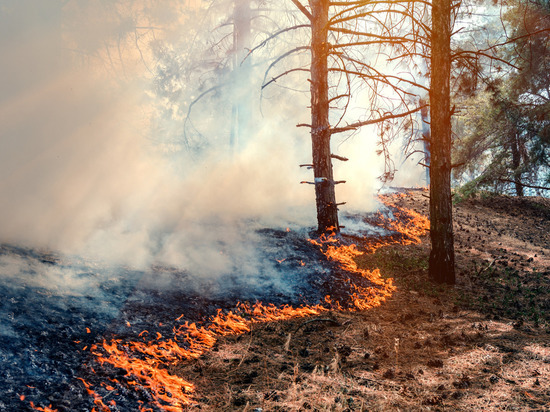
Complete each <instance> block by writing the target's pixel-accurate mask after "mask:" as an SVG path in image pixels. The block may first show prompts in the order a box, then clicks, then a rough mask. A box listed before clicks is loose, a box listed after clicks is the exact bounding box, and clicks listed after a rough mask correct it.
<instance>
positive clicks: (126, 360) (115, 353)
mask: <svg viewBox="0 0 550 412" xmlns="http://www.w3.org/2000/svg"><path fill="white" fill-rule="evenodd" d="M402 196H405V195H404V194H398V195H397V196H395V195H394V197H402ZM381 199H382V201H383V202H384V203H385V204H386V205H387V206H388V207H391V208H392V212H393V217H394V218H388V217H385V216H383V215H382V214H379V215H378V219H379V221H380V223H379V224H380V225H381V226H383V227H385V228H387V229H390V230H392V231H394V232H397V233H399V234H400V235H401V238H400V239H398V240H396V239H394V238H391V239H390V240H384V241H377V242H371V243H369V244H367V245H365V248H366V250H367V251H369V252H373V251H374V250H376V249H377V248H379V247H381V246H384V245H389V244H392V243H397V242H398V243H402V244H411V243H419V242H420V241H421V240H420V237H421V236H423V235H424V234H426V232H427V231H428V230H429V220H428V219H427V218H426V217H424V216H422V215H420V214H419V213H417V212H415V211H413V210H409V209H404V208H400V207H398V206H397V205H396V204H395V202H394V201H393V200H392V198H390V197H388V196H381ZM329 232H330V231H329ZM309 241H310V242H311V243H312V244H314V245H316V246H317V247H319V248H320V249H321V251H322V252H323V253H324V254H325V256H326V257H327V259H329V260H332V261H334V262H337V263H338V264H339V266H340V267H341V268H342V269H343V270H345V271H346V272H347V273H350V274H353V275H354V276H359V277H362V278H365V279H368V280H369V281H370V283H371V284H372V285H373V286H369V287H365V286H360V285H358V284H356V283H354V282H353V281H352V279H351V278H350V279H348V281H349V283H350V288H351V293H350V296H351V302H350V303H351V307H349V308H348V309H347V310H354V311H358V310H366V309H370V308H373V307H376V306H379V305H381V304H382V303H383V302H384V301H385V300H386V299H387V298H388V297H389V296H391V294H392V292H393V291H394V290H395V286H394V284H393V279H391V278H390V279H384V278H383V277H382V275H381V273H380V271H379V270H378V269H373V270H367V269H362V268H359V267H358V266H357V263H356V262H355V258H356V257H358V256H360V255H362V254H363V253H366V252H362V251H360V250H359V249H358V247H357V246H356V245H355V244H351V245H346V244H344V243H343V242H342V240H341V238H339V237H337V236H336V235H335V233H334V231H332V232H331V233H327V234H323V235H322V236H320V238H319V239H317V240H313V239H310V240H309ZM283 261H284V259H283V260H280V261H279V260H278V262H279V263H282V262H283ZM301 264H302V266H303V265H304V263H303V262H301ZM346 307H347V304H346ZM343 309H344V308H343V306H342V305H341V303H340V302H338V301H336V300H334V299H333V298H332V297H330V296H326V297H325V299H324V301H323V302H322V303H320V304H317V305H303V306H300V307H292V306H281V307H277V306H275V305H273V304H267V305H265V304H263V303H261V302H256V303H254V304H251V303H249V302H239V303H237V305H236V306H235V307H234V309H233V310H230V311H224V310H221V309H219V310H218V311H217V313H216V315H215V316H212V317H211V318H210V319H208V320H207V321H206V322H205V323H204V324H202V325H197V324H196V323H189V322H185V323H183V324H180V325H179V326H174V328H173V337H171V338H168V339H167V338H165V337H163V336H162V335H161V334H160V333H156V336H155V337H154V338H153V340H146V339H148V336H149V335H150V333H149V332H148V331H146V330H144V331H142V332H141V333H140V334H139V338H141V339H142V341H130V342H123V341H122V340H121V339H113V340H111V341H110V342H107V341H105V340H104V341H103V343H102V344H99V345H93V346H92V347H91V349H90V350H91V352H92V353H93V354H94V355H95V357H96V360H97V361H98V362H99V363H100V364H101V365H105V364H108V365H111V366H113V367H115V368H120V369H123V370H125V371H126V375H125V382H126V384H127V385H128V386H133V387H140V388H141V389H146V390H147V391H148V393H149V394H150V395H151V403H152V404H153V405H154V406H156V407H158V408H159V409H160V410H163V411H168V412H180V411H181V410H182V409H183V408H184V407H185V406H189V405H193V404H194V403H195V402H194V401H193V398H192V396H193V393H194V391H195V386H194V385H193V384H192V383H191V382H188V381H186V380H185V379H183V378H181V377H179V376H176V375H173V374H171V373H170V372H169V371H168V370H167V369H166V366H167V365H175V364H177V363H178V362H181V361H182V360H193V359H197V358H199V357H200V356H201V355H203V354H204V353H205V352H206V351H208V350H210V349H211V348H212V347H213V346H214V344H215V343H216V341H217V339H218V338H219V337H221V336H226V335H231V334H242V333H247V332H250V330H251V327H252V325H254V324H258V323H265V322H273V321H280V320H288V319H292V318H299V317H307V316H315V315H319V314H321V313H323V312H326V311H328V310H343ZM182 317H183V315H181V316H179V317H178V318H177V319H176V322H179V321H180V320H181V319H182ZM86 330H87V332H88V331H89V329H88V328H86ZM92 370H93V369H92ZM79 379H80V378H79ZM80 380H81V381H82V383H83V384H84V386H85V388H86V390H87V391H88V393H89V394H90V396H92V397H93V399H94V404H95V405H96V406H97V407H98V408H99V409H96V408H95V407H94V409H93V410H94V411H96V412H108V411H110V409H109V407H108V406H107V405H106V404H105V403H104V402H103V400H102V398H101V396H100V395H99V394H98V393H97V392H95V391H94V390H93V389H91V387H90V386H91V385H90V384H89V383H87V382H86V381H84V379H80ZM117 383H119V382H117ZM104 387H105V388H106V389H107V390H109V391H112V390H114V388H113V387H112V386H107V385H104ZM111 402H113V401H111ZM113 403H114V402H113ZM139 403H140V406H139V410H140V411H141V412H152V411H153V409H152V408H151V407H149V406H146V405H144V403H143V402H142V401H139ZM31 406H32V407H33V408H34V409H36V410H41V411H51V412H55V411H54V410H52V409H49V408H39V407H35V406H34V405H33V404H32V403H31ZM50 408H51V405H50Z"/></svg>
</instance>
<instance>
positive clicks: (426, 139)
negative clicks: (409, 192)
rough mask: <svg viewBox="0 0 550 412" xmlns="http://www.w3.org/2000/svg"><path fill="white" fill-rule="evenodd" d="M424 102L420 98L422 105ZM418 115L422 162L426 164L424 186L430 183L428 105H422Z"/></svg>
mask: <svg viewBox="0 0 550 412" xmlns="http://www.w3.org/2000/svg"><path fill="white" fill-rule="evenodd" d="M425 104H426V101H425V100H424V99H420V105H421V106H424V105H425ZM420 117H421V118H422V141H423V143H424V164H425V165H426V166H425V168H426V186H429V185H430V163H431V155H430V151H431V148H430V140H431V137H430V119H429V118H428V107H427V106H426V107H423V108H422V109H420Z"/></svg>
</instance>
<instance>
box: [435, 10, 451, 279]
mask: <svg viewBox="0 0 550 412" xmlns="http://www.w3.org/2000/svg"><path fill="white" fill-rule="evenodd" d="M431 46H432V55H431V86H430V118H431V155H432V158H431V167H430V236H431V240H432V250H431V253H430V266H429V273H430V278H431V279H433V280H434V281H436V282H438V283H448V284H454V283H455V253H454V240H453V218H452V199H451V110H450V77H451V75H450V74H451V0H433V3H432V44H431Z"/></svg>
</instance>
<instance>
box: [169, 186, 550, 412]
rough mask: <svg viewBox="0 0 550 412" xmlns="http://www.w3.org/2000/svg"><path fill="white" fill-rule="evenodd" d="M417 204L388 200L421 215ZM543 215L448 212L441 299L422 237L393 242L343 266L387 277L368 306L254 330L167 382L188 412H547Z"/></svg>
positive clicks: (549, 351)
mask: <svg viewBox="0 0 550 412" xmlns="http://www.w3.org/2000/svg"><path fill="white" fill-rule="evenodd" d="M426 195H427V192H424V191H412V192H410V193H408V194H407V195H401V196H399V197H397V198H395V197H392V199H391V200H390V199H388V200H390V201H392V202H395V203H396V204H397V205H399V206H402V207H403V206H404V207H410V208H412V209H414V210H416V211H417V212H420V213H422V214H426V213H427V206H428V203H427V199H426V198H425V196H426ZM549 206H550V205H549V204H548V200H546V199H536V198H530V199H524V200H522V199H515V198H507V197H493V198H486V199H476V200H470V201H467V202H464V203H461V204H458V205H456V208H455V216H456V226H455V228H456V244H457V260H458V262H457V265H458V272H459V277H458V281H459V285H458V286H457V287H456V288H454V289H450V288H448V287H443V286H435V285H433V284H431V283H430V282H429V281H428V280H427V260H428V254H429V239H428V238H427V236H425V235H424V236H422V239H421V240H422V243H420V244H416V243H411V241H412V240H413V237H410V236H409V237H407V238H406V241H405V242H403V241H402V240H403V239H394V240H396V241H397V240H400V242H399V243H397V242H396V243H393V244H389V245H387V246H385V247H381V248H378V249H377V250H376V251H375V253H365V254H363V255H361V256H358V257H357V258H356V259H355V261H356V262H357V263H358V266H359V267H370V268H372V267H378V268H379V269H380V271H381V272H382V273H383V274H384V277H393V278H394V280H395V285H396V286H397V288H396V290H395V291H394V292H393V294H392V296H391V297H390V298H389V299H388V300H387V301H386V302H384V303H383V304H382V305H381V306H378V307H375V308H372V309H369V310H365V311H359V312H349V311H347V312H346V311H328V312H325V313H322V314H320V315H317V316H312V317H308V318H307V319H296V320H290V321H279V322H271V323H267V324H256V325H254V326H253V327H252V328H251V331H249V332H246V333H243V334H239V335H232V336H226V337H223V338H221V339H219V340H218V341H217V343H216V345H215V346H214V347H213V348H212V350H211V351H209V352H208V353H206V354H205V355H204V356H202V357H201V358H200V359H198V360H194V361H192V362H182V363H180V364H178V365H174V366H173V367H172V369H171V370H173V371H174V372H175V373H177V374H179V375H181V376H186V377H187V378H189V379H191V380H192V381H193V382H194V383H195V384H196V400H197V402H198V405H197V406H196V408H197V409H200V410H212V411H215V410H235V411H243V410H248V411H253V410H263V411H287V410H295V411H308V410H320V411H321V410H331V411H361V410H365V411H366V410H369V411H371V410H380V411H386V410H419V411H420V410H426V411H427V410H449V411H450V410H452V411H454V410H463V411H470V410H487V411H501V410H534V411H542V410H547V409H548V408H549V407H550V392H549V391H548V387H550V336H549V331H550V325H549V323H550V317H549V313H550V312H549V310H548V309H549V307H548V302H550V295H549V292H548V286H547V285H548V281H549V275H550V265H549V262H548V256H549V253H550V247H549V246H550V239H549V237H548V233H550V227H549V223H548V222H549V218H550V208H549ZM371 218H372V219H376V215H372V216H371ZM388 243H390V242H388ZM402 243H410V244H408V245H403V244H402ZM371 246H372V245H371V244H369V243H363V244H361V245H360V247H359V248H360V249H361V248H366V249H370V250H372V247H371Z"/></svg>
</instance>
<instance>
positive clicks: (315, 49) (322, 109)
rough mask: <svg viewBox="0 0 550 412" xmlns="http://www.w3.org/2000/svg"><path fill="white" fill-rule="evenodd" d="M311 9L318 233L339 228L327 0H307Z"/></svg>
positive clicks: (312, 102) (313, 139) (313, 144)
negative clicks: (331, 114) (330, 108)
mask: <svg viewBox="0 0 550 412" xmlns="http://www.w3.org/2000/svg"><path fill="white" fill-rule="evenodd" d="M309 5H310V9H311V16H312V18H311V31H312V37H311V126H312V127H311V142H312V154H313V171H314V176H315V199H316V206H317V225H318V231H319V233H324V232H329V231H336V232H338V231H339V225H338V209H337V206H336V195H335V191H334V178H333V170H332V161H331V157H330V136H331V131H330V123H329V101H328V43H327V35H328V14H329V5H330V1H329V0H310V1H309Z"/></svg>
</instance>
